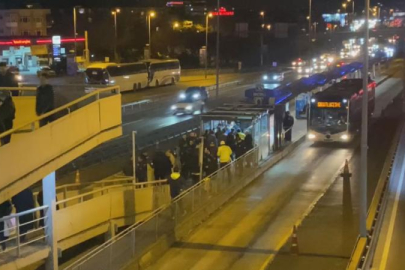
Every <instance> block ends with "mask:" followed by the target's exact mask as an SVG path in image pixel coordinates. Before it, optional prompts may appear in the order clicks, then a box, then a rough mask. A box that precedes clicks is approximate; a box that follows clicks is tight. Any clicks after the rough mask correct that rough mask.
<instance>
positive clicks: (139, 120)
mask: <svg viewBox="0 0 405 270" xmlns="http://www.w3.org/2000/svg"><path fill="white" fill-rule="evenodd" d="M143 120H145V119H138V120H135V121H132V122H128V123H125V124H123V125H122V126H123V127H125V126H128V125H132V124H135V123H138V122H141V121H143Z"/></svg>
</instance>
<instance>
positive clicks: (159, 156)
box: [153, 151, 172, 180]
mask: <svg viewBox="0 0 405 270" xmlns="http://www.w3.org/2000/svg"><path fill="white" fill-rule="evenodd" d="M153 168H154V169H155V180H163V179H167V177H168V176H169V175H170V174H171V172H172V164H171V163H170V159H169V158H168V157H167V156H166V155H165V153H163V152H162V151H157V152H156V153H155V156H154V158H153Z"/></svg>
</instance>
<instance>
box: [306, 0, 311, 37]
mask: <svg viewBox="0 0 405 270" xmlns="http://www.w3.org/2000/svg"><path fill="white" fill-rule="evenodd" d="M307 18H308V36H309V40H310V41H311V30H312V22H311V21H312V0H309V12H308V17H307Z"/></svg>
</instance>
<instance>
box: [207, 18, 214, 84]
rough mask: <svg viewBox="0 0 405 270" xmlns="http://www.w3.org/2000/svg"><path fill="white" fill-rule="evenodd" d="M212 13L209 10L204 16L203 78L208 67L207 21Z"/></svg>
mask: <svg viewBox="0 0 405 270" xmlns="http://www.w3.org/2000/svg"><path fill="white" fill-rule="evenodd" d="M213 16H214V15H212V13H211V12H209V13H208V14H207V15H206V16H205V78H206V79H207V69H208V26H209V25H208V23H209V18H212V17H213Z"/></svg>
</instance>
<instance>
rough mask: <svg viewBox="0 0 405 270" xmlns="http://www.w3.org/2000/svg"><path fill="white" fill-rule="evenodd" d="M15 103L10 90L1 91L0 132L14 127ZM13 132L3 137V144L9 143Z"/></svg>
mask: <svg viewBox="0 0 405 270" xmlns="http://www.w3.org/2000/svg"><path fill="white" fill-rule="evenodd" d="M14 118H15V105H14V102H13V99H12V97H11V96H10V94H9V92H8V91H3V92H2V91H0V134H1V133H3V132H6V131H8V130H10V129H12V128H13V121H14ZM10 140H11V134H10V135H7V136H5V137H3V138H1V145H5V144H8V143H9V142H10Z"/></svg>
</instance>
